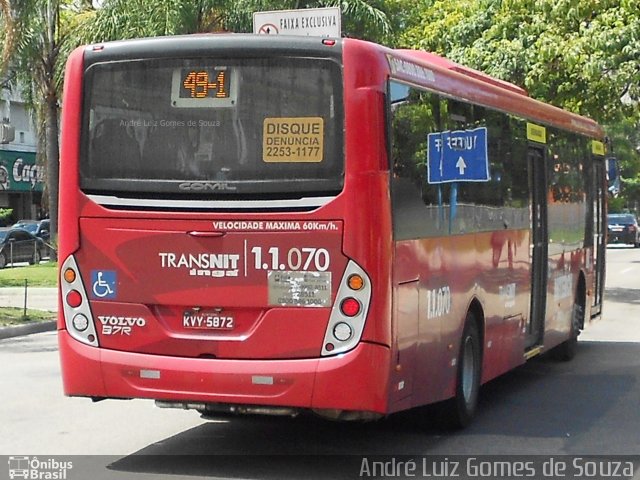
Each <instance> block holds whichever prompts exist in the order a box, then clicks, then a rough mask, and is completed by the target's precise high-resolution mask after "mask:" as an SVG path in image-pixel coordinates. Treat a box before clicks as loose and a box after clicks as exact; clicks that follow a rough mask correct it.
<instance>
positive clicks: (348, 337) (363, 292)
mask: <svg viewBox="0 0 640 480" xmlns="http://www.w3.org/2000/svg"><path fill="white" fill-rule="evenodd" d="M370 300H371V281H370V280H369V277H368V276H367V274H366V273H365V271H364V270H363V269H362V268H360V266H359V265H358V264H357V263H355V262H354V261H352V260H350V261H349V263H348V264H347V268H346V269H345V271H344V275H342V279H341V281H340V286H339V287H338V293H337V295H336V299H335V302H334V303H333V307H332V309H331V316H330V317H329V324H328V325H327V330H326V332H325V335H324V342H323V347H322V355H323V356H327V355H336V354H338V353H343V352H346V351H348V350H351V349H352V348H353V347H355V346H356V345H357V344H358V342H359V341H360V338H361V337H362V331H363V330H364V324H365V320H366V318H367V311H368V310H369V302H370Z"/></svg>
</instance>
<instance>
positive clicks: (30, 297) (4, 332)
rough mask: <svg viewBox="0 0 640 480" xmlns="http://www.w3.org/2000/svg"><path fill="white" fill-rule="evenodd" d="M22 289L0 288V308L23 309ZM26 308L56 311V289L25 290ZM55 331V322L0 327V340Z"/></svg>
mask: <svg viewBox="0 0 640 480" xmlns="http://www.w3.org/2000/svg"><path fill="white" fill-rule="evenodd" d="M24 300H25V299H24V287H6V288H0V306H2V307H17V308H23V307H24ZM27 308H32V309H35V310H47V311H49V312H57V311H58V289H57V288H43V287H29V288H28V289H27ZM55 329H56V321H55V320H52V321H47V322H34V323H29V324H26V325H16V326H10V327H0V339H3V338H11V337H17V336H20V335H30V334H32V333H39V332H46V331H51V330H55Z"/></svg>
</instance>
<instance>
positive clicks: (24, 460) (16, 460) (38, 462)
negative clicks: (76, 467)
mask: <svg viewBox="0 0 640 480" xmlns="http://www.w3.org/2000/svg"><path fill="white" fill-rule="evenodd" d="M72 468H73V464H72V462H65V461H60V460H56V459H55V458H47V459H44V460H42V459H38V457H33V458H31V457H23V456H11V457H9V478H10V479H11V480H13V479H14V478H24V479H29V480H66V479H67V478H68V477H67V471H68V470H71V469H72Z"/></svg>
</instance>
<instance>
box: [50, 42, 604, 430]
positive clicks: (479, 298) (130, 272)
mask: <svg viewBox="0 0 640 480" xmlns="http://www.w3.org/2000/svg"><path fill="white" fill-rule="evenodd" d="M62 125H63V128H62V158H61V167H60V168H61V176H60V177H61V183H60V205H61V210H60V245H59V247H60V250H59V258H60V262H61V266H60V309H59V312H60V313H59V320H58V330H59V344H60V355H61V362H62V372H63V380H64V391H65V394H66V395H70V396H84V397H90V398H93V399H94V400H98V399H105V398H112V399H130V398H147V399H154V400H156V401H157V403H158V405H160V406H164V407H179V408H193V409H196V410H199V411H200V412H202V413H204V414H205V415H215V414H216V412H221V411H225V412H238V413H271V414H288V415H293V414H296V413H298V412H302V411H312V412H315V413H317V414H319V415H321V416H324V417H328V418H332V419H344V420H350V419H375V418H378V417H380V416H383V415H386V414H390V413H393V412H397V411H400V410H406V409H410V408H413V407H417V406H421V405H425V404H430V403H435V402H440V401H448V405H449V407H450V408H449V414H450V415H451V418H452V420H453V421H454V423H457V424H459V425H464V424H466V423H468V422H469V420H470V419H471V417H472V416H473V414H474V412H475V410H476V404H477V399H478V393H479V389H480V386H481V385H482V384H483V383H485V382H487V381H489V380H491V379H493V378H495V377H496V376H498V375H500V374H502V373H504V372H506V371H508V370H510V369H513V368H514V367H516V366H518V365H521V364H522V363H524V362H525V361H527V359H529V358H531V357H533V356H535V355H537V354H540V353H542V352H547V351H550V350H552V349H555V351H557V352H558V353H559V354H560V356H564V357H566V358H569V357H571V356H573V354H574V352H575V346H576V342H577V337H578V334H579V332H580V330H581V329H582V328H583V327H584V325H585V323H586V322H588V321H590V320H591V319H593V318H595V317H597V316H598V315H600V312H601V304H602V287H603V278H604V273H603V272H604V246H605V244H604V232H605V228H604V224H605V222H604V218H605V198H606V183H605V170H604V158H605V157H604V154H605V145H604V137H603V131H602V129H601V128H600V127H599V126H598V125H597V124H596V123H595V122H593V121H591V120H589V119H587V118H583V117H580V116H577V115H574V114H571V113H568V112H565V111H562V110H560V109H558V108H555V107H553V106H550V105H546V104H544V103H541V102H539V101H536V100H533V99H531V98H529V97H528V96H527V93H526V92H525V91H524V90H522V89H519V88H518V87H516V86H514V85H511V84H508V83H506V82H501V81H498V80H495V79H492V78H490V77H488V76H486V75H483V74H481V73H480V72H477V71H473V70H470V69H467V68H464V67H462V66H460V65H456V64H454V63H452V62H450V61H448V60H445V59H444V58H441V57H438V56H435V55H432V54H428V53H425V52H412V51H399V50H392V49H389V48H385V47H382V46H379V45H376V44H372V43H368V42H364V41H359V40H352V39H322V38H294V37H266V36H264V37H263V36H249V35H229V36H227V35H195V36H188V37H174V38H157V39H143V40H132V41H121V42H113V43H105V44H99V45H92V46H88V47H82V48H79V49H77V50H76V51H74V52H73V53H72V55H71V56H70V58H69V60H68V64H67V70H66V79H65V94H64V107H63V121H62Z"/></svg>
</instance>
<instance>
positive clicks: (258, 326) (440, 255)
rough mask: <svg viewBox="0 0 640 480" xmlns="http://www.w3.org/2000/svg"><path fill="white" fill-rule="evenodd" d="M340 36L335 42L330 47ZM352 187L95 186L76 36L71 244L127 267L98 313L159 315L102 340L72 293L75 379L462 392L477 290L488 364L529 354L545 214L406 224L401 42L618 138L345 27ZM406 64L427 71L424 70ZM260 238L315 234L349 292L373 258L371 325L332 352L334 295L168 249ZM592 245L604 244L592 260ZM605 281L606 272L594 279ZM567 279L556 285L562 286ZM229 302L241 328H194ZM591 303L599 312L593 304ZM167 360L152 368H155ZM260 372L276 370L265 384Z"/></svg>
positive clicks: (374, 403)
mask: <svg viewBox="0 0 640 480" xmlns="http://www.w3.org/2000/svg"><path fill="white" fill-rule="evenodd" d="M327 48H330V47H327ZM342 48H343V65H344V66H343V72H344V118H345V182H344V190H343V192H342V193H341V194H340V195H338V196H337V197H336V198H335V199H333V200H332V201H331V202H329V203H328V204H326V205H324V206H323V207H320V208H318V209H316V210H314V211H312V212H304V213H300V212H288V213H261V214H258V213H255V212H254V213H204V212H184V211H180V212H156V211H136V210H128V211H120V210H114V209H106V208H104V207H102V206H100V205H98V204H96V203H94V202H92V201H91V200H90V199H89V198H88V197H87V196H86V195H85V194H83V193H82V192H81V191H80V189H79V187H78V185H79V178H78V165H79V155H80V138H81V133H80V127H81V118H82V114H81V108H82V89H83V51H84V50H83V48H80V49H77V50H75V51H74V52H73V53H72V54H71V56H70V58H69V61H68V64H67V71H66V76H65V92H64V108H63V119H62V125H63V129H62V154H61V172H60V178H61V180H60V205H61V211H60V236H59V239H60V249H59V258H60V259H61V261H64V259H66V258H67V257H68V256H69V255H74V256H75V258H76V260H77V263H78V266H79V269H80V272H81V275H82V278H83V283H84V286H85V289H86V290H87V291H90V290H91V281H90V272H91V270H96V269H102V270H114V271H117V272H118V278H119V284H118V292H119V294H118V298H117V301H107V300H103V301H100V300H98V299H92V300H91V309H92V313H93V315H94V318H97V316H130V317H142V318H144V319H145V320H146V326H145V328H144V329H142V328H141V329H137V330H135V332H134V334H132V335H130V336H122V335H121V336H104V335H100V334H99V335H98V336H99V338H98V340H99V342H100V347H99V348H96V347H91V346H88V345H85V344H82V343H80V342H78V341H76V340H74V339H73V338H72V337H71V336H70V335H69V334H68V332H67V331H66V326H65V318H64V313H63V308H62V303H60V308H59V312H60V314H59V319H58V330H59V343H60V355H61V359H62V371H63V380H64V391H65V393H66V394H67V395H76V396H91V397H109V398H132V397H136V398H154V399H162V400H176V401H191V402H198V401H200V402H219V403H233V404H257V405H274V406H290V407H303V408H319V409H340V410H354V411H367V412H377V413H382V414H385V413H390V412H393V411H398V410H402V409H405V408H410V407H413V406H416V405H422V404H425V403H429V402H433V401H438V400H441V399H445V398H448V397H451V396H452V395H453V393H454V382H455V371H456V367H455V365H454V362H452V361H453V360H454V359H455V358H456V357H457V352H458V349H459V341H460V336H461V330H462V324H463V321H464V318H465V315H466V312H467V310H468V308H469V306H470V305H471V303H472V301H476V302H478V304H479V305H480V306H481V308H482V310H483V312H484V318H483V326H484V327H483V339H484V345H485V349H484V357H483V377H482V380H483V382H486V381H487V380H489V379H491V378H493V377H495V376H497V375H499V374H501V373H503V372H505V371H507V370H509V369H511V368H513V367H514V366H516V365H518V364H520V363H523V362H524V357H523V352H524V334H523V326H524V324H525V321H526V319H527V315H528V313H527V312H528V309H529V294H530V292H529V290H530V275H531V272H530V259H529V244H530V233H529V231H528V230H521V231H520V230H519V231H514V230H509V231H498V232H493V233H481V234H472V235H464V236H454V237H448V238H446V239H424V240H414V241H403V242H394V240H393V238H392V226H391V225H392V223H391V205H390V194H389V181H390V178H389V166H388V159H387V140H386V127H385V125H386V123H385V122H386V115H385V110H386V104H385V92H386V85H387V81H388V79H389V76H390V75H391V73H390V67H389V61H388V57H389V56H392V57H394V58H398V59H404V60H406V61H410V62H414V63H416V64H420V65H422V66H423V67H424V68H427V69H429V70H430V71H431V72H432V74H433V81H431V82H425V83H424V86H426V87H427V88H430V89H432V90H437V91H443V92H445V93H446V94H447V95H449V96H455V97H462V98H465V99H467V100H469V101H475V102H478V103H480V104H483V105H485V106H489V107H492V108H496V109H499V110H502V111H506V112H511V113H515V114H519V115H520V116H527V117H530V118H532V119H533V120H534V121H538V122H541V123H547V124H552V125H556V126H559V127H563V128H567V129H570V130H573V131H577V132H581V133H584V134H588V135H593V136H595V137H598V138H601V136H602V131H601V130H600V129H599V127H598V126H597V125H596V124H595V123H593V122H591V121H590V120H587V119H584V118H582V117H578V116H576V115H570V114H568V113H566V112H563V111H561V110H559V109H557V108H555V107H551V106H548V105H544V104H542V103H540V102H537V101H535V100H532V99H530V98H528V97H527V96H525V95H523V94H522V93H519V92H516V91H514V90H513V89H505V88H503V87H501V86H500V85H499V84H496V83H495V82H494V83H491V82H486V81H482V79H478V78H473V77H470V76H467V75H465V74H464V73H460V72H457V71H454V70H452V69H451V68H450V65H448V63H446V62H435V63H434V62H429V59H428V58H427V57H424V56H421V55H419V54H414V55H412V54H411V53H410V52H406V51H402V52H394V51H393V50H390V49H386V48H384V47H380V46H377V45H374V44H370V43H367V42H361V41H357V40H347V39H345V40H343V42H342ZM396 78H397V79H400V80H405V81H407V82H410V83H414V84H420V81H419V80H418V79H416V78H414V77H412V76H411V75H403V74H400V73H398V74H396ZM214 220H234V221H238V220H265V221H267V220H278V221H299V222H304V221H308V220H313V221H327V222H334V223H335V225H338V226H339V228H337V229H336V230H334V231H330V232H287V231H278V232H275V231H261V232H242V231H234V232H225V233H226V234H225V235H223V236H215V235H214V236H206V235H204V236H197V235H196V236H193V235H191V236H190V235H187V232H194V231H195V232H209V231H214V229H213V228H212V221H214ZM244 242H249V245H252V246H257V245H261V246H265V247H266V246H279V247H281V248H282V249H287V248H289V247H291V246H296V245H311V246H314V247H318V248H325V249H327V250H328V251H330V252H331V262H332V263H331V267H330V271H331V274H332V278H333V283H332V298H334V297H335V293H336V290H337V288H338V282H339V281H340V278H341V277H342V274H343V271H344V269H345V266H346V265H347V262H348V260H349V259H351V260H353V261H355V262H356V263H358V264H359V265H360V266H361V267H362V268H363V269H364V270H365V271H366V272H367V274H368V275H369V277H370V279H371V283H372V296H371V298H372V300H371V305H370V308H369V312H368V316H367V319H366V325H365V328H364V333H363V335H362V340H361V342H360V343H359V344H358V346H357V347H356V348H355V349H353V350H351V351H349V352H347V353H344V354H340V355H337V356H334V357H324V358H321V356H320V351H321V349H322V342H323V336H324V331H325V329H326V325H327V321H328V317H329V311H330V308H329V307H326V308H305V307H271V308H270V307H267V306H266V295H267V293H266V283H265V282H264V280H263V279H261V278H260V277H258V276H256V275H257V274H256V275H253V276H252V275H249V276H247V277H242V278H230V279H227V281H226V282H225V283H224V284H221V283H216V282H214V281H213V280H212V281H211V282H208V281H199V280H198V281H194V280H193V279H191V278H190V277H189V276H188V275H185V273H184V272H183V271H180V270H175V271H167V270H166V269H165V270H163V269H161V268H160V267H159V264H158V258H159V255H160V253H161V252H166V251H169V250H171V249H173V250H176V249H178V250H184V251H192V250H193V251H197V252H200V251H225V252H227V251H234V252H239V251H241V250H242V249H243V248H244ZM591 255H592V253H591V252H589V251H577V252H570V253H565V254H563V255H562V256H561V257H558V258H552V259H551V260H550V272H549V273H550V277H551V276H553V275H555V272H556V270H557V271H562V272H565V271H567V270H566V265H569V268H570V272H571V274H572V275H573V276H574V278H577V275H578V273H579V272H581V271H583V272H585V273H586V274H587V278H588V282H591V281H592V271H589V269H588V268H587V266H588V265H587V263H588V262H587V257H590V256H591ZM592 264H593V263H592V262H591V265H592ZM505 283H515V284H516V291H517V296H516V298H515V304H514V305H513V306H511V307H509V308H508V309H506V308H505V306H504V304H503V303H504V302H502V303H501V301H500V299H499V295H498V288H499V286H500V285H504V284H505ZM444 285H447V286H450V288H451V295H452V308H451V311H450V312H449V314H447V315H446V316H444V317H441V318H436V319H433V318H428V315H427V309H426V305H425V300H424V299H425V296H426V292H427V291H428V290H432V289H437V288H440V287H442V286H444ZM589 285H590V283H589ZM549 288H550V289H552V288H553V287H552V286H550V287H549ZM549 303H550V305H549V307H548V312H547V319H548V320H547V328H548V331H549V335H548V336H545V341H547V339H548V342H549V344H545V347H551V346H553V345H554V344H558V343H560V342H561V341H563V340H564V339H566V338H567V335H568V327H569V325H568V323H567V322H566V318H565V317H566V315H565V313H566V311H567V308H569V310H570V306H567V305H564V304H563V305H553V304H551V302H549ZM220 305H224V306H225V308H227V310H230V311H233V312H234V315H235V316H236V318H237V322H238V327H237V328H236V329H234V330H233V331H229V332H225V331H218V332H216V333H212V332H210V331H204V332H198V331H189V332H186V331H184V329H182V328H181V326H180V318H181V315H182V313H183V311H184V309H185V308H189V307H193V306H198V307H202V308H207V307H216V306H220ZM587 318H588V316H587ZM148 370H152V371H158V372H159V373H158V377H159V378H155V377H154V375H152V377H154V378H143V377H144V375H142V374H141V372H142V371H148ZM255 376H268V377H272V378H273V382H272V384H268V385H266V384H259V383H258V384H256V383H255V382H253V381H252V378H253V377H255Z"/></svg>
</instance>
